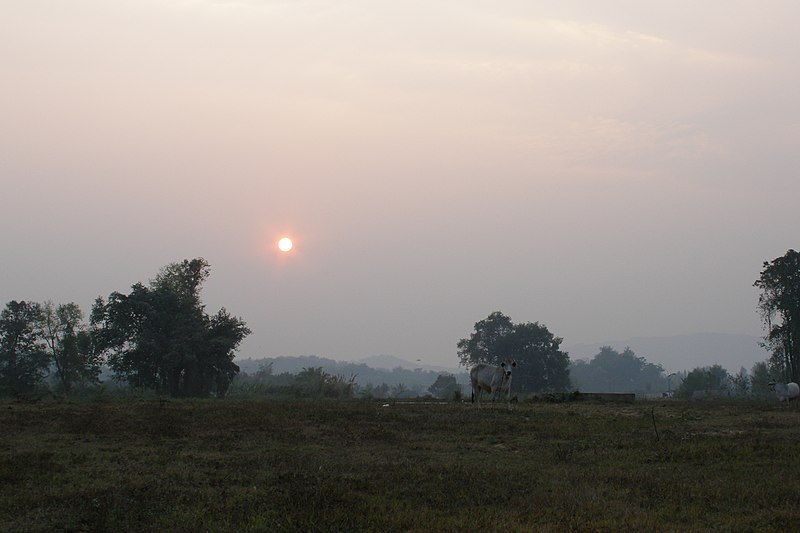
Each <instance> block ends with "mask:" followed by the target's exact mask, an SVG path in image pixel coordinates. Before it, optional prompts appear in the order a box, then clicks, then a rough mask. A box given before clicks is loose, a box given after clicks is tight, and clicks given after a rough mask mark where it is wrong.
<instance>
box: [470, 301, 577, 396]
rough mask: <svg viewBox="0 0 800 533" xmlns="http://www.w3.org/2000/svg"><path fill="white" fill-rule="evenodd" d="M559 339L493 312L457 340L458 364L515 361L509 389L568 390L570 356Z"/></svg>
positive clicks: (540, 328) (533, 325)
mask: <svg viewBox="0 0 800 533" xmlns="http://www.w3.org/2000/svg"><path fill="white" fill-rule="evenodd" d="M561 341H562V339H561V338H560V337H556V336H554V335H553V334H552V333H550V331H549V330H548V329H547V327H546V326H544V325H541V324H539V323H538V322H535V323H531V322H526V323H520V324H514V323H513V322H512V321H511V319H510V318H509V317H507V316H506V315H504V314H503V313H501V312H500V311H495V312H494V313H492V314H490V315H489V316H488V317H487V318H485V319H484V320H481V321H480V322H477V323H476V324H475V330H474V332H473V333H472V334H471V335H470V336H469V338H466V339H461V340H459V341H458V345H457V346H458V357H459V359H460V361H461V365H463V366H465V367H470V366H472V365H476V364H478V363H486V364H493V365H498V364H500V362H501V361H503V360H504V359H506V358H508V357H512V358H514V359H515V360H516V361H517V367H516V368H515V369H514V376H513V381H512V387H513V388H514V389H516V390H520V391H531V392H533V391H537V392H539V391H541V392H553V391H564V390H567V389H568V388H569V355H568V354H567V353H565V352H562V351H561V350H559V347H560V345H561Z"/></svg>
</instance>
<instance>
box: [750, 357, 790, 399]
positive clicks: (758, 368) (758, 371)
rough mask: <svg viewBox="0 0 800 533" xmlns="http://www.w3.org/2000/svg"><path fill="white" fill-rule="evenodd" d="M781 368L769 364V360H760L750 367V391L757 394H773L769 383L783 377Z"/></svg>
mask: <svg viewBox="0 0 800 533" xmlns="http://www.w3.org/2000/svg"><path fill="white" fill-rule="evenodd" d="M781 373H782V372H781V370H780V369H777V368H775V367H773V366H771V365H770V364H769V362H767V361H759V362H758V363H756V364H754V365H753V368H751V369H750V391H751V392H752V393H753V394H754V395H757V396H766V395H771V394H772V391H770V390H769V383H770V382H771V381H779V380H780V379H782V378H781V377H780V376H781Z"/></svg>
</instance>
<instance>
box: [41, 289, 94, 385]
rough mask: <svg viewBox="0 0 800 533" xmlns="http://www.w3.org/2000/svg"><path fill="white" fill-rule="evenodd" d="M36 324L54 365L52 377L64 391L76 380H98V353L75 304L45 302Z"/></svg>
mask: <svg viewBox="0 0 800 533" xmlns="http://www.w3.org/2000/svg"><path fill="white" fill-rule="evenodd" d="M38 327H39V332H40V335H41V336H42V338H43V339H44V342H45V344H46V346H47V351H48V352H49V355H50V359H51V360H52V362H53V366H54V367H55V377H56V379H57V380H58V383H59V386H60V387H61V389H62V390H63V391H64V392H65V393H68V392H69V391H70V390H72V388H73V386H74V385H76V384H83V385H86V384H97V383H98V382H99V378H98V376H99V375H100V367H101V365H102V357H101V356H100V355H99V354H98V353H96V351H95V350H94V346H93V343H92V338H91V335H90V334H89V332H88V331H86V328H85V326H84V324H83V312H82V311H81V309H80V307H79V306H78V305H77V304H75V303H69V304H60V305H58V306H55V305H53V302H50V301H47V302H45V303H44V305H43V306H42V313H41V317H40V320H39V324H38Z"/></svg>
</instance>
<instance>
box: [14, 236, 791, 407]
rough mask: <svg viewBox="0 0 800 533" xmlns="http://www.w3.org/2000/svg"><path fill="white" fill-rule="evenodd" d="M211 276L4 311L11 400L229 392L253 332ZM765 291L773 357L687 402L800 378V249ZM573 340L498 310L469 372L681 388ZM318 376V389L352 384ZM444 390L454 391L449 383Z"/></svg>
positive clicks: (479, 331) (470, 355)
mask: <svg viewBox="0 0 800 533" xmlns="http://www.w3.org/2000/svg"><path fill="white" fill-rule="evenodd" d="M209 274H210V266H209V264H208V263H207V262H206V261H205V260H204V259H202V258H197V259H192V260H184V261H182V262H177V263H172V264H170V265H167V266H166V267H164V268H162V269H161V270H160V272H159V273H158V275H157V276H156V277H155V278H154V279H153V280H152V281H150V282H149V283H148V284H143V283H136V284H134V285H133V286H132V287H131V291H130V292H129V293H127V294H125V293H120V292H112V293H111V294H110V295H109V296H108V297H107V298H105V299H104V298H102V297H100V298H97V300H96V301H95V302H94V304H93V306H92V308H91V313H90V316H89V320H88V322H86V321H85V317H84V314H83V312H82V311H81V309H80V307H79V306H78V305H76V304H74V303H69V304H59V305H56V304H53V303H52V302H50V301H47V302H44V303H36V302H26V301H16V300H14V301H11V302H8V303H7V304H6V306H5V308H4V309H3V310H2V311H0V395H6V396H8V395H16V396H19V395H24V394H30V393H31V392H33V391H35V390H36V389H37V388H39V387H42V386H43V384H44V381H45V379H46V378H48V377H50V378H51V380H50V381H51V384H52V386H53V387H54V388H55V389H57V390H58V391H61V392H63V393H65V394H68V393H70V392H71V391H72V390H74V389H75V388H81V387H88V386H92V385H96V384H98V383H99V376H100V372H101V369H102V368H103V365H106V366H107V367H108V368H109V369H110V370H111V371H112V372H113V375H114V378H115V379H116V380H117V381H119V382H123V383H126V384H128V385H130V386H132V387H136V388H141V389H151V390H155V391H157V392H159V393H161V394H169V395H172V396H199V397H202V396H211V395H215V396H224V395H225V394H226V392H227V391H228V388H229V387H230V384H231V382H232V380H233V378H234V376H236V375H237V373H238V372H239V367H238V365H236V363H234V362H233V357H234V354H235V352H236V350H237V349H238V347H239V345H240V343H241V342H242V341H243V340H244V338H245V337H246V336H247V335H248V334H250V330H249V328H248V327H247V325H246V324H245V322H244V321H243V320H242V319H240V318H238V317H236V316H233V315H231V314H229V313H228V312H227V311H226V310H225V308H222V309H220V310H219V311H218V312H217V313H216V314H214V315H209V314H208V313H206V311H205V306H204V305H203V303H202V301H201V299H200V290H201V288H202V285H203V282H204V281H205V280H206V279H207V278H208V276H209ZM754 286H755V287H757V288H758V289H759V290H760V295H759V300H758V309H759V312H760V313H761V317H762V320H763V324H764V328H765V330H766V335H765V337H764V342H763V346H764V348H766V349H767V350H769V351H770V357H769V359H768V360H767V361H765V362H763V363H759V364H757V365H756V366H754V367H753V369H751V371H750V373H749V374H748V372H747V371H746V370H744V369H742V370H740V371H739V373H737V374H735V375H730V374H728V372H727V371H725V370H724V369H723V368H722V367H720V366H719V365H713V366H711V367H703V368H695V369H693V370H692V371H690V372H682V373H678V374H676V375H675V377H676V380H677V383H676V389H675V390H676V393H677V394H679V395H691V394H692V393H693V392H694V391H695V390H728V391H734V392H743V393H758V392H759V391H762V390H763V388H764V387H765V384H766V383H768V382H769V381H771V380H775V381H795V382H800V253H798V252H796V251H794V250H789V251H787V252H786V254H785V255H784V256H782V257H779V258H776V259H774V260H773V261H770V262H764V264H763V270H762V271H761V273H760V276H759V278H758V279H757V280H756V281H755V283H754ZM562 340H563V339H562V338H561V337H557V336H555V335H554V334H553V333H551V332H550V331H549V330H548V328H547V327H546V326H545V325H543V324H540V323H539V322H534V323H531V322H523V323H514V322H513V321H512V320H511V318H510V317H508V316H506V315H504V314H503V313H502V312H500V311H496V312H493V313H491V314H490V315H489V316H488V317H487V318H486V319H484V320H481V321H479V322H477V323H476V324H475V325H474V329H473V331H472V333H471V334H470V335H469V336H468V337H466V338H463V339H460V340H459V341H458V342H457V354H458V358H459V361H460V363H461V365H463V366H464V367H470V366H472V365H475V364H478V363H489V364H499V362H500V361H501V360H503V359H505V358H507V357H513V358H514V359H516V361H517V362H518V363H519V365H518V367H517V368H516V369H515V372H514V378H513V383H514V385H513V388H514V390H515V391H518V392H521V393H533V392H537V393H542V392H544V393H547V392H564V391H568V390H571V389H574V388H581V387H583V388H584V390H586V389H587V388H588V389H591V388H594V389H598V390H600V391H602V390H609V391H611V390H614V391H616V392H628V391H630V392H652V391H658V390H659V389H660V390H663V388H664V384H665V383H666V385H667V388H668V389H670V390H671V384H672V382H671V381H670V378H671V377H672V375H671V376H665V375H664V370H663V368H662V367H661V366H660V365H656V364H653V363H649V362H647V361H646V360H645V359H644V358H643V357H639V356H637V355H636V354H635V353H633V351H632V350H631V349H630V348H625V349H624V350H623V351H622V352H618V351H616V350H615V349H613V348H611V347H608V346H604V347H601V348H600V351H599V353H598V354H597V355H596V356H595V357H594V358H593V359H592V360H591V361H588V362H585V361H577V362H575V363H572V362H570V360H569V355H568V354H567V353H566V352H564V351H562V350H561V349H560V346H561V342H562ZM312 370H313V371H308V372H306V374H308V375H307V376H305V378H307V380H306V381H309V380H310V382H318V383H322V384H325V383H327V384H328V385H331V384H333V385H335V386H334V388H336V387H339V386H340V385H342V384H343V383H344V384H345V385H346V382H342V381H341V380H338V381H337V380H335V379H330V376H327V375H322V374H320V372H321V370H320V372H317V371H316V370H314V369H312ZM315 380H316V381H315ZM437 381H438V380H437ZM434 385H436V384H434ZM432 386H433V385H432ZM434 388H435V389H436V390H439V389H441V390H454V386H453V383H451V381H450V380H449V379H446V376H445V379H443V381H441V382H440V383H439V384H438V385H436V386H435V387H434ZM380 392H383V391H380ZM400 392H404V391H400Z"/></svg>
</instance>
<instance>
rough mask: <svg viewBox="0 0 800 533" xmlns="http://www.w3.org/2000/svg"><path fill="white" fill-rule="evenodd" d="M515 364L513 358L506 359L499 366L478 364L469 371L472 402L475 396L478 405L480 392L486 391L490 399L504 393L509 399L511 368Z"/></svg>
mask: <svg viewBox="0 0 800 533" xmlns="http://www.w3.org/2000/svg"><path fill="white" fill-rule="evenodd" d="M515 366H517V362H516V361H514V360H513V359H510V358H509V359H506V360H505V361H503V362H502V363H500V366H495V365H484V364H480V365H477V366H475V367H473V368H472V370H470V371H469V379H470V381H471V382H472V402H473V403H475V400H476V397H477V401H478V405H480V403H481V392H483V391H486V392H488V393H489V394H491V395H492V401H494V400H495V399H496V398H498V397H499V396H500V393H501V392H505V393H506V398H508V399H511V369H512V368H514V367H515Z"/></svg>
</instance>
